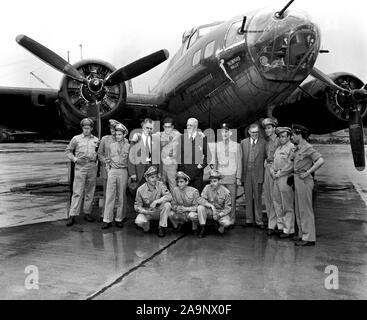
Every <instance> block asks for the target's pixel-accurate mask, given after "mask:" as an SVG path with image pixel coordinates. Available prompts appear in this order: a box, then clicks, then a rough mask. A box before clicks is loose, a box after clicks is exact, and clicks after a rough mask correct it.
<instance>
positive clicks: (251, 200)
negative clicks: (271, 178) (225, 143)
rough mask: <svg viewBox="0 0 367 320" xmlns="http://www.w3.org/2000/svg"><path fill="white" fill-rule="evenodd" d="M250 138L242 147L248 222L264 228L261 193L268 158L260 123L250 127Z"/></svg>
mask: <svg viewBox="0 0 367 320" xmlns="http://www.w3.org/2000/svg"><path fill="white" fill-rule="evenodd" d="M248 133H249V134H250V137H249V138H246V139H244V140H242V141H241V148H242V182H243V184H244V187H245V197H246V224H245V226H251V225H253V222H254V216H255V223H256V225H257V226H258V227H259V228H261V229H264V228H265V225H264V222H263V219H262V210H261V208H262V206H261V195H262V185H263V182H264V160H265V158H266V149H265V145H266V143H265V140H264V139H262V138H259V125H258V124H256V123H254V124H252V125H250V127H249V129H248Z"/></svg>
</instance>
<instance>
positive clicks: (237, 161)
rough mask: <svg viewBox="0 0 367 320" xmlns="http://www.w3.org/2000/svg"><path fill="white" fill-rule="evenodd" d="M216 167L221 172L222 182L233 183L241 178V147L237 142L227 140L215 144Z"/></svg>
mask: <svg viewBox="0 0 367 320" xmlns="http://www.w3.org/2000/svg"><path fill="white" fill-rule="evenodd" d="M215 156H216V164H215V167H216V169H217V170H218V171H219V172H220V173H221V174H222V176H223V179H222V181H221V183H222V184H235V183H236V179H241V178H242V149H241V146H240V144H239V143H237V142H234V141H232V140H229V142H228V143H225V142H224V141H219V142H217V144H216V152H215Z"/></svg>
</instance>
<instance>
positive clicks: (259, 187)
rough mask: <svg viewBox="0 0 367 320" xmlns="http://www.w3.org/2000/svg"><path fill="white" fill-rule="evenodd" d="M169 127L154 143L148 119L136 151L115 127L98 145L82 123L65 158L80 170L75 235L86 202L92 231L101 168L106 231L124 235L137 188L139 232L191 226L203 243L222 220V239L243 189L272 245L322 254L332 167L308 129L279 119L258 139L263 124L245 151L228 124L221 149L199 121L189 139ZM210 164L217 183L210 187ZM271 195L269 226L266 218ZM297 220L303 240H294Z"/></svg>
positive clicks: (252, 130) (254, 222)
mask: <svg viewBox="0 0 367 320" xmlns="http://www.w3.org/2000/svg"><path fill="white" fill-rule="evenodd" d="M162 124H163V131H162V132H157V133H154V134H153V131H154V121H153V120H151V119H149V118H147V119H144V121H143V122H142V124H141V125H142V128H141V130H139V132H135V133H131V135H130V136H131V139H130V142H129V140H128V139H127V138H126V136H127V135H128V130H127V128H126V127H125V126H124V125H123V124H121V123H119V122H118V121H116V120H112V119H111V120H110V131H111V135H107V136H104V137H103V138H102V139H101V141H100V143H99V141H98V139H97V138H96V137H94V136H93V135H92V134H91V131H92V129H93V121H92V120H91V119H89V118H85V119H83V120H82V121H81V127H82V129H83V133H82V134H80V135H77V136H75V137H73V139H72V140H71V141H70V143H69V145H68V147H67V148H66V153H67V156H68V158H69V159H70V160H71V161H74V162H75V178H74V183H73V196H72V201H71V207H70V213H69V216H70V217H69V220H68V223H67V226H71V225H73V224H74V223H75V216H76V215H78V214H79V212H80V209H81V203H82V198H83V195H84V206H83V212H84V214H85V217H84V218H85V219H86V220H87V221H93V218H92V217H91V215H90V214H91V210H92V200H93V195H94V190H95V184H96V175H97V160H98V159H99V161H100V163H101V168H102V177H103V181H104V183H103V190H104V197H103V198H104V204H103V210H102V214H103V215H102V218H101V219H102V220H103V222H104V223H103V226H102V229H107V228H110V227H111V226H112V222H113V220H115V223H116V225H117V227H120V228H121V227H123V222H124V221H126V209H127V202H126V189H127V187H128V185H129V186H130V187H131V189H134V188H133V187H132V186H135V187H136V188H137V190H136V195H135V203H134V210H135V212H136V218H135V224H136V226H137V228H139V229H142V230H143V231H145V232H147V231H148V230H149V229H150V221H151V220H159V227H158V236H160V237H163V236H165V230H166V228H167V224H168V221H170V222H171V224H172V226H173V228H174V229H175V230H176V231H178V230H180V229H181V227H182V225H183V224H185V223H191V226H192V230H193V232H194V233H195V234H196V235H197V236H198V237H200V238H201V237H203V236H205V234H206V225H207V220H213V221H214V223H215V224H216V225H217V229H218V232H219V233H221V234H223V233H224V232H225V229H227V228H231V227H233V226H234V225H235V223H236V195H237V188H238V187H239V186H241V185H243V186H244V192H245V199H246V223H245V224H244V227H251V226H257V227H258V228H260V229H266V230H267V234H268V235H269V236H272V235H274V234H277V235H279V236H280V238H283V239H286V238H292V239H294V240H295V241H296V242H295V244H296V245H300V246H309V245H314V244H315V241H316V232H315V221H314V214H313V209H312V189H313V176H312V174H313V172H315V171H316V170H317V169H318V168H319V167H320V166H321V165H322V164H323V162H324V160H323V158H322V157H321V155H320V154H319V153H318V152H317V151H316V150H315V149H314V148H313V147H312V146H311V145H310V144H309V143H308V142H307V141H306V139H307V138H308V136H309V131H308V129H307V128H305V127H303V126H300V125H293V126H292V129H291V128H288V127H278V123H277V120H276V119H274V118H266V119H264V120H263V121H262V126H263V128H264V130H265V134H266V137H267V139H263V138H262V137H261V136H260V135H259V131H260V127H259V125H258V124H256V123H255V124H252V125H250V127H249V129H248V133H249V137H248V138H246V139H244V140H242V141H241V143H240V144H239V143H237V139H236V135H235V134H234V133H236V131H235V130H233V128H231V127H230V126H229V125H228V124H226V123H223V124H222V125H221V127H220V134H219V135H218V139H217V141H215V139H212V140H211V141H208V139H209V138H210V137H208V135H206V134H204V133H203V132H202V131H201V130H200V129H199V128H198V120H197V119H195V118H190V119H188V120H187V124H186V130H185V132H184V133H183V134H181V133H180V132H178V131H177V130H176V129H175V128H174V122H173V119H171V118H165V119H164V120H163V123H162ZM209 140H210V139H209ZM292 142H293V143H292ZM295 145H296V146H295ZM208 164H209V165H210V166H211V170H210V173H209V180H210V183H209V184H208V185H204V179H203V178H204V168H205V167H206V166H207V165H208ZM263 190H264V200H265V207H266V213H267V217H266V218H265V217H263V215H262V192H263ZM115 206H116V216H115V218H114V207H115ZM295 220H296V222H297V227H298V234H297V235H296V236H295V237H293V236H294V233H295ZM266 224H267V225H266Z"/></svg>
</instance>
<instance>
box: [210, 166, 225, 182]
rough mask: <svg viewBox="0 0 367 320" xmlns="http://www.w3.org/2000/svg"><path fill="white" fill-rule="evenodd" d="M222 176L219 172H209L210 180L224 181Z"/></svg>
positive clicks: (213, 170)
mask: <svg viewBox="0 0 367 320" xmlns="http://www.w3.org/2000/svg"><path fill="white" fill-rule="evenodd" d="M222 178H223V177H222V175H221V174H220V172H219V171H218V170H215V169H212V170H210V172H209V180H210V179H222Z"/></svg>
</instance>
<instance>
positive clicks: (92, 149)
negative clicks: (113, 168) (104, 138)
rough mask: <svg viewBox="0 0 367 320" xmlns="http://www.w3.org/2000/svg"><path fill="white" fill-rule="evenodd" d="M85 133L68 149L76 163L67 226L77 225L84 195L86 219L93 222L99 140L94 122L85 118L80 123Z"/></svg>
mask: <svg viewBox="0 0 367 320" xmlns="http://www.w3.org/2000/svg"><path fill="white" fill-rule="evenodd" d="M80 126H81V127H82V129H83V133H82V134H79V135H76V136H74V137H73V138H72V139H71V141H70V143H69V144H68V146H67V147H66V156H67V157H68V158H69V159H70V161H73V162H74V163H75V176H74V183H73V196H72V198H71V204H70V212H69V220H68V222H67V224H66V225H67V226H68V227H69V226H72V225H73V224H74V223H75V216H78V215H79V212H80V207H81V203H82V199H83V194H84V206H83V212H84V214H85V216H84V219H85V220H86V221H89V222H92V221H94V219H93V218H92V217H91V216H90V214H91V212H92V204H93V197H94V191H95V188H96V179H97V148H98V142H99V140H98V138H97V137H95V136H93V135H92V129H93V120H92V119H90V118H84V119H83V120H82V121H81V122H80Z"/></svg>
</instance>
